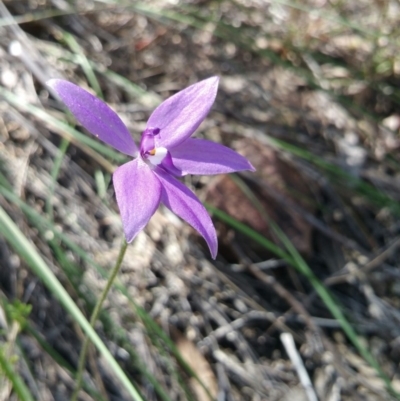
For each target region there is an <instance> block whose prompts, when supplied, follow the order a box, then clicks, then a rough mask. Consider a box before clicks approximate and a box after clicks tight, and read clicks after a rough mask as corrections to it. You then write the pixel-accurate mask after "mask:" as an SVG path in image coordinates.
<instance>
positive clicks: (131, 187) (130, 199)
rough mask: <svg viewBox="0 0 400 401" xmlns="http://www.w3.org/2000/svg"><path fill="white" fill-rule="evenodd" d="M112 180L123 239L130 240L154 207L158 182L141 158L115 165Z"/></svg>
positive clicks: (141, 227)
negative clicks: (118, 165) (119, 165)
mask: <svg viewBox="0 0 400 401" xmlns="http://www.w3.org/2000/svg"><path fill="white" fill-rule="evenodd" d="M113 183H114V189H115V195H116V198H117V203H118V207H119V211H120V213H121V219H122V225H123V227H124V232H125V236H126V241H127V242H131V241H132V240H133V239H134V238H135V237H136V235H137V234H138V233H139V232H140V231H141V230H143V228H144V227H145V226H146V224H147V223H148V221H149V220H150V218H151V216H153V214H154V213H155V211H156V210H157V208H158V205H159V204H160V197H161V184H160V181H159V179H158V178H157V176H156V175H155V174H154V172H153V171H152V170H151V169H150V168H149V166H148V165H147V164H146V163H144V162H143V160H142V159H141V158H137V159H135V160H132V161H130V162H128V163H126V164H123V165H122V166H121V167H119V168H117V170H115V172H114V175H113Z"/></svg>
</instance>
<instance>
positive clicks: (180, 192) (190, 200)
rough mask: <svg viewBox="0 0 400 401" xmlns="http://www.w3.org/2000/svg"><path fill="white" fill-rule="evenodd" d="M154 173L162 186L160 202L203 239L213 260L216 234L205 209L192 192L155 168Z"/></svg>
mask: <svg viewBox="0 0 400 401" xmlns="http://www.w3.org/2000/svg"><path fill="white" fill-rule="evenodd" d="M154 172H155V173H156V174H157V176H158V178H159V179H160V182H161V186H162V190H161V202H162V203H164V205H165V206H167V208H168V209H170V210H171V211H172V212H174V213H175V214H177V215H178V216H179V217H181V218H182V219H183V220H185V221H187V222H188V223H189V224H190V225H191V226H192V227H193V228H194V229H196V230H197V231H198V232H199V233H200V234H201V235H202V236H203V237H204V239H205V240H206V242H207V245H208V247H209V248H210V252H211V257H212V258H213V259H215V258H216V256H217V250H218V241H217V233H216V232H215V228H214V225H213V222H212V220H211V217H210V216H209V214H208V212H207V210H206V209H205V207H204V206H203V205H202V204H201V203H200V201H199V200H198V199H197V198H196V196H195V195H194V193H193V192H192V191H190V190H189V189H188V188H187V187H185V185H183V184H182V183H181V182H179V181H178V180H176V179H175V178H173V177H172V176H171V175H169V174H168V173H166V172H165V171H164V170H162V169H161V168H156V169H155V170H154Z"/></svg>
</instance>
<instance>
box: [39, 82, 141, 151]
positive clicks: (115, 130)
mask: <svg viewBox="0 0 400 401" xmlns="http://www.w3.org/2000/svg"><path fill="white" fill-rule="evenodd" d="M47 85H48V86H50V87H51V88H52V89H54V91H55V92H56V93H57V94H58V96H60V98H61V100H62V101H63V102H64V103H65V105H66V106H67V107H68V108H69V109H70V111H71V113H72V114H73V115H74V116H75V118H76V119H77V120H78V121H79V122H80V123H81V124H82V125H83V126H84V127H85V128H86V129H87V130H88V131H89V132H90V133H91V134H93V135H94V136H96V137H98V138H99V139H101V140H102V141H104V142H106V143H108V144H109V145H111V146H112V147H114V148H115V149H117V150H119V151H120V152H122V153H125V154H127V155H130V156H136V155H137V152H138V149H137V147H136V145H135V142H134V141H133V139H132V137H131V134H130V133H129V131H128V129H127V128H126V126H125V124H124V123H123V122H122V121H121V119H120V118H119V117H118V115H117V114H116V113H115V112H114V111H113V110H111V109H110V107H109V106H107V105H106V104H105V103H104V102H103V101H102V100H100V99H98V98H97V97H95V96H93V95H92V94H90V93H89V92H87V91H85V90H84V89H82V88H80V87H79V86H77V85H74V84H72V83H71V82H68V81H64V80H62V79H51V80H50V81H48V82H47Z"/></svg>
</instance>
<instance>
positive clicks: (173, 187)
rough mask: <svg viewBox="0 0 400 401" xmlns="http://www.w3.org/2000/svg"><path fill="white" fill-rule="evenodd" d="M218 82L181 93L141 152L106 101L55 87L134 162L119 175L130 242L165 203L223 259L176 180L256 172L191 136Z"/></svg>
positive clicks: (152, 126) (157, 118)
mask: <svg viewBox="0 0 400 401" xmlns="http://www.w3.org/2000/svg"><path fill="white" fill-rule="evenodd" d="M218 81H219V78H218V77H212V78H208V79H206V80H204V81H201V82H199V83H197V84H194V85H192V86H189V87H188V88H186V89H184V90H182V91H181V92H178V93H176V94H175V95H174V96H172V97H170V98H169V99H167V100H165V101H164V102H163V103H161V104H160V105H159V106H158V107H157V108H156V109H155V110H154V112H153V113H152V114H151V116H150V118H149V121H148V122H147V125H146V129H145V130H144V132H143V134H142V139H141V141H140V147H139V149H138V148H137V146H136V144H135V142H134V141H133V139H132V136H131V135H130V133H129V131H128V129H127V128H126V126H125V124H124V123H123V122H122V121H121V119H120V118H119V117H118V115H117V114H116V113H115V112H114V111H113V110H111V108H110V107H109V106H107V105H106V104H105V103H104V102H103V101H101V100H100V99H98V98H96V97H95V96H93V95H91V94H90V93H89V92H87V91H85V90H84V89H82V88H80V87H79V86H76V85H74V84H72V83H70V82H68V81H64V80H60V79H52V80H50V81H49V82H48V85H49V87H51V88H52V89H53V90H54V91H55V92H56V93H57V94H58V95H59V96H60V98H61V100H62V101H63V102H64V103H65V105H66V106H67V107H68V108H69V109H70V111H71V112H72V114H73V115H74V116H75V118H76V119H77V120H78V121H79V122H80V123H81V124H82V125H83V126H84V127H85V128H86V129H87V130H88V131H89V132H90V133H92V134H93V135H95V136H96V137H98V138H99V139H101V140H102V141H104V142H106V143H107V144H109V145H111V146H112V147H114V148H115V149H117V150H119V151H120V152H122V153H125V154H126V155H128V156H132V157H133V158H134V159H133V160H131V161H129V162H127V163H126V164H124V165H122V166H120V167H119V168H117V170H116V171H115V172H114V174H113V182H114V188H115V194H116V198H117V203H118V206H119V210H120V212H121V218H122V223H123V227H124V232H125V236H126V240H127V242H131V241H132V240H133V239H134V238H135V237H136V235H137V234H138V233H139V232H140V231H141V230H142V229H143V228H144V227H145V226H146V224H147V223H148V221H149V220H150V218H151V216H152V215H153V214H154V213H155V211H156V210H157V208H158V206H159V204H160V203H163V204H164V205H165V206H166V207H167V208H168V209H170V210H171V211H172V212H174V213H175V214H177V215H178V216H179V217H181V218H182V219H183V220H186V221H187V222H188V223H189V224H190V225H191V226H192V227H193V228H195V229H196V230H197V231H198V232H199V233H200V234H201V235H202V236H203V237H204V239H205V240H206V242H207V244H208V247H209V248H210V252H211V256H212V257H213V258H214V259H215V257H216V255H217V248H218V242H217V234H216V232H215V228H214V225H213V223H212V220H211V218H210V216H209V215H208V213H207V210H206V209H205V208H204V206H203V205H202V204H201V203H200V201H199V200H198V199H197V197H196V196H195V195H194V194H193V192H192V191H190V190H189V189H188V188H187V187H186V186H185V185H183V184H182V183H181V182H180V181H178V180H177V179H175V178H174V176H176V177H182V176H184V175H186V174H222V173H231V172H234V171H240V170H252V171H254V167H253V166H252V165H251V164H250V163H249V162H248V160H247V159H245V158H244V157H243V156H240V155H239V154H238V153H236V152H235V151H233V150H231V149H229V148H227V147H225V146H223V145H220V144H218V143H214V142H210V141H207V140H204V139H192V138H190V137H191V135H192V134H193V133H194V132H195V130H196V129H197V128H198V127H199V125H200V123H201V122H202V121H203V120H204V119H205V117H206V116H207V114H208V112H209V111H210V109H211V106H212V105H213V103H214V100H215V96H216V94H217V89H218Z"/></svg>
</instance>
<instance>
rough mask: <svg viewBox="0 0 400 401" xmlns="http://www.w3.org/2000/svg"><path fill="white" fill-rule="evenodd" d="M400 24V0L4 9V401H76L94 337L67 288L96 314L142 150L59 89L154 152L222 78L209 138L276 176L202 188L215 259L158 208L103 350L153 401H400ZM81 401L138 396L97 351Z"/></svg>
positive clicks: (204, 132) (116, 299) (0, 346)
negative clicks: (98, 135)
mask: <svg viewBox="0 0 400 401" xmlns="http://www.w3.org/2000/svg"><path fill="white" fill-rule="evenodd" d="M399 22H400V3H399V2H398V0H357V1H355V0H349V1H341V0H331V1H328V0H326V1H325V0H315V1H311V0H309V1H300V0H237V1H234V0H229V1H228V0H227V1H224V0H210V1H207V0H198V1H195V0H193V1H179V0H170V1H161V0H160V1H158V0H157V1H150V0H149V1H143V2H139V1H133V0H132V1H128V0H103V1H84V0H82V1H75V0H69V1H66V0H20V1H19V0H12V1H3V2H2V1H0V400H17V399H24V400H32V399H34V400H67V399H69V397H70V396H71V394H72V391H73V388H74V375H75V372H76V369H77V362H78V357H79V351H80V347H81V344H82V340H83V338H84V333H83V331H82V328H81V327H80V324H79V322H78V321H77V315H76V314H74V313H73V312H71V310H68V308H67V309H66V308H65V302H66V301H65V299H66V298H65V297H64V298H63V295H60V293H59V292H58V291H57V289H56V287H54V285H52V282H51V280H50V277H52V274H55V276H56V277H57V279H58V281H59V282H60V283H61V284H62V286H63V287H64V288H65V289H66V290H67V292H68V294H69V296H70V297H71V298H72V300H73V303H74V304H75V306H78V307H79V308H80V309H81V310H82V312H83V313H84V314H85V316H86V317H87V318H89V317H90V313H91V310H92V308H93V305H94V303H95V300H96V298H97V296H98V294H99V292H100V291H101V290H102V288H103V287H104V285H105V282H106V277H107V272H108V271H109V270H110V269H111V267H112V266H113V264H114V263H115V260H116V258H117V255H118V252H119V248H120V245H121V241H122V238H123V237H122V225H121V221H120V217H119V214H118V208H117V206H116V202H115V197H114V193H113V188H112V185H111V175H112V172H113V171H114V169H115V168H116V166H118V165H119V164H121V163H123V162H124V161H125V160H126V159H125V158H124V156H123V155H121V154H118V153H117V152H115V151H114V150H113V149H111V148H108V147H106V146H105V145H103V144H102V143H100V142H98V141H96V140H95V139H94V138H93V137H92V136H90V135H89V134H87V133H86V132H85V130H84V129H83V128H82V127H80V126H79V125H76V122H75V120H74V119H73V118H72V116H71V115H69V114H68V113H66V112H65V109H64V108H63V106H62V104H60V103H59V102H58V101H57V100H56V99H55V98H54V97H53V96H52V95H51V94H50V93H49V92H48V90H47V89H46V86H45V82H46V81H47V80H48V79H50V78H63V79H67V80H69V81H72V82H74V83H76V84H78V85H80V86H81V87H83V88H86V89H88V90H90V91H91V92H92V93H94V94H96V95H97V96H98V97H100V98H102V99H104V100H105V101H106V102H107V103H108V104H109V105H110V106H111V107H112V108H113V109H114V110H115V111H116V112H117V113H118V114H119V115H120V116H121V118H122V119H123V121H124V122H125V123H126V125H127V127H128V128H129V129H130V131H131V133H132V135H133V136H134V138H135V141H136V142H137V143H138V142H139V140H140V134H141V132H142V131H143V129H144V127H145V124H146V120H147V118H148V116H149V115H150V113H151V112H152V110H153V109H154V108H155V107H156V106H157V105H158V104H159V103H160V102H161V101H162V100H163V99H166V98H167V97H169V96H171V95H172V94H174V93H176V92H177V91H179V90H181V89H183V88H185V87H186V86H188V85H190V84H192V83H195V82H197V81H199V80H201V79H204V78H207V77H210V76H213V75H218V76H220V77H221V81H220V88H219V92H218V95H217V99H216V102H215V104H214V107H213V109H212V111H211V113H210V114H209V116H208V118H207V119H206V120H205V121H204V122H203V124H202V125H201V127H200V128H199V130H198V131H197V134H196V136H197V137H202V138H207V139H210V140H213V141H216V142H219V143H222V144H224V145H227V146H229V147H231V148H233V149H235V150H236V151H237V152H239V153H240V154H242V155H244V156H245V157H247V158H248V159H249V160H250V161H251V163H252V164H253V165H254V166H255V168H256V170H257V171H256V172H255V173H241V174H233V175H226V176H214V177H198V176H195V177H185V180H184V182H185V184H186V185H188V186H189V187H190V188H191V189H192V190H193V191H195V192H196V194H197V195H198V196H199V197H200V199H201V200H202V201H204V202H205V204H206V205H207V207H208V208H209V211H210V214H211V215H212V216H213V221H214V223H215V225H216V228H217V232H218V236H219V254H218V257H217V259H216V260H215V261H213V260H212V259H211V258H210V255H209V252H208V249H207V247H206V245H205V243H204V241H203V239H202V238H200V237H199V236H198V235H197V233H196V232H195V231H193V230H192V229H191V228H190V227H189V226H188V225H187V224H186V223H183V222H182V221H181V220H179V218H177V217H176V216H175V215H173V214H172V213H171V212H169V211H168V210H167V209H165V208H160V209H159V211H158V212H157V213H156V214H155V215H154V217H153V218H152V219H151V221H150V223H149V225H148V226H147V227H146V229H145V230H144V231H143V232H142V233H141V234H140V235H139V236H138V237H137V239H136V240H135V241H134V242H133V243H132V244H131V245H130V246H129V247H128V251H127V255H126V256H125V259H124V262H123V265H122V269H121V272H120V274H119V277H118V283H117V286H115V287H114V288H113V290H112V291H111V293H110V295H109V297H108V299H107V301H106V304H105V307H104V311H103V313H102V314H101V317H100V319H99V322H98V323H97V325H96V332H97V333H98V335H99V336H100V338H101V341H102V342H103V344H104V345H105V346H106V348H107V349H108V350H109V351H110V352H111V355H112V357H113V358H114V360H116V361H117V362H118V363H119V364H120V366H121V367H122V369H123V371H124V373H125V374H126V375H127V377H128V378H129V380H130V381H131V383H133V385H134V386H135V388H136V389H137V390H138V392H139V393H140V394H141V397H142V398H143V399H144V400H149V401H150V400H164V401H168V400H171V401H175V400H193V401H208V400H212V399H214V400H218V401H223V400H226V401H236V400H237V401H241V400H246V401H247V400H248V401H261V400H269V401H278V400H280V401H297V400H299V401H303V400H308V401H315V400H321V401H322V400H326V401H336V400H337V401H338V400H352V401H354V400H360V401H361V400H363V401H364V400H391V399H397V398H399V393H400V367H399V360H400V312H399V306H400V270H399V254H400V253H399V252H400V250H399V245H400V224H399V215H400V204H399V200H400V175H399V174H400V157H399V154H398V148H399V145H400V142H399V128H400V88H399V82H400V51H399V46H400V35H399V34H400V24H399ZM38 260H39V261H38ZM282 334H283V336H282ZM79 399H80V400H130V399H132V398H131V395H130V394H129V390H128V389H127V388H126V386H124V385H122V384H121V382H120V377H119V376H118V374H117V373H116V371H115V369H114V368H113V365H112V364H111V363H110V359H109V356H105V355H104V354H103V353H101V352H99V351H97V350H96V349H95V348H94V347H93V349H92V350H91V352H90V354H89V358H88V361H87V366H86V372H85V376H84V388H83V390H82V391H81V392H80V396H79Z"/></svg>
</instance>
